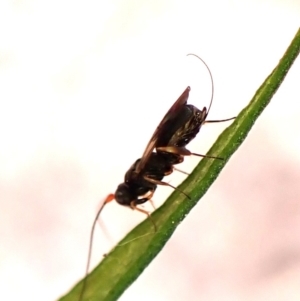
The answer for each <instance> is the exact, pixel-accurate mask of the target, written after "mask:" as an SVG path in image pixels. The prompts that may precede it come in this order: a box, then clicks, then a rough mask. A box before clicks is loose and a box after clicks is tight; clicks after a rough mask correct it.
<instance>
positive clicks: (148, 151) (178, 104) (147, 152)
mask: <svg viewBox="0 0 300 301" xmlns="http://www.w3.org/2000/svg"><path fill="white" fill-rule="evenodd" d="M190 90H191V88H190V87H187V88H186V89H185V90H184V92H183V93H182V94H181V95H180V96H179V98H178V99H177V100H176V101H175V103H174V104H173V105H172V107H171V108H170V109H169V111H168V112H167V114H166V115H165V116H164V118H163V119H162V121H161V122H160V124H159V125H158V127H157V128H156V130H155V132H154V134H153V135H152V137H151V139H150V141H149V143H148V145H147V147H146V149H145V151H144V154H143V156H142V158H141V160H140V162H139V164H138V166H137V168H136V172H137V173H139V172H141V170H142V169H143V168H144V167H145V165H146V163H147V162H148V160H149V157H150V155H151V153H152V151H153V150H154V148H155V147H156V143H157V140H158V137H159V135H160V133H161V130H162V129H163V128H164V126H165V124H166V122H167V121H168V120H170V119H172V118H173V117H174V116H175V115H176V114H177V112H178V111H180V109H181V108H182V107H183V106H184V105H186V103H187V100H188V98H189V92H190Z"/></svg>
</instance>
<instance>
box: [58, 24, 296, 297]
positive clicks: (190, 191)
mask: <svg viewBox="0 0 300 301" xmlns="http://www.w3.org/2000/svg"><path fill="white" fill-rule="evenodd" d="M299 50H300V30H298V32H297V34H296V36H295V37H294V39H293V41H292V42H291V44H290V46H289V48H288V49H287V51H286V53H285V54H284V56H283V57H282V59H281V60H280V62H279V63H278V65H277V67H276V68H275V69H274V70H273V72H272V73H271V74H270V75H269V76H268V77H267V79H266V80H265V82H264V83H263V84H262V85H261V87H260V88H259V89H258V90H257V92H256V93H255V95H254V97H253V99H252V100H251V101H250V103H249V104H248V105H247V106H246V107H245V108H244V109H243V110H242V111H241V112H240V114H239V115H238V116H237V118H236V119H235V121H234V122H233V123H232V124H231V125H230V126H229V127H228V128H227V129H225V130H224V132H223V133H222V134H221V135H220V136H219V137H218V139H217V141H216V142H215V143H214V145H213V146H212V147H211V149H210V150H209V152H208V155H211V156H218V157H222V158H225V160H210V159H205V160H201V162H200V163H199V164H198V166H197V167H196V168H195V169H194V171H193V172H192V174H190V175H189V176H188V178H187V179H186V180H185V181H184V182H183V183H182V184H181V185H180V186H179V189H180V190H182V191H184V192H185V193H186V194H187V195H189V196H190V198H191V199H190V200H189V199H187V198H186V197H185V196H184V195H183V194H181V193H180V192H178V190H176V191H174V192H173V193H172V195H171V196H170V197H169V198H168V200H167V201H166V202H165V203H164V204H163V205H162V206H161V207H160V208H159V209H158V210H156V211H155V212H154V213H153V214H152V218H153V220H154V222H155V225H156V226H157V229H158V230H157V232H155V233H154V231H153V225H152V223H151V221H150V220H149V219H146V220H145V221H144V222H142V223H141V224H140V225H138V226H137V227H136V228H135V229H133V230H132V231H131V232H130V233H129V234H128V235H127V236H126V237H125V238H124V239H123V240H122V241H121V242H120V243H119V244H118V245H117V246H116V247H115V248H114V249H113V250H112V251H111V252H110V253H109V254H108V255H107V256H106V257H105V258H104V259H103V260H102V262H101V263H100V265H99V266H98V267H96V268H95V269H94V270H93V272H92V273H90V275H89V276H88V279H87V282H86V289H85V292H84V297H83V300H90V301H113V300H117V299H118V297H119V296H120V295H121V294H122V293H123V292H124V291H125V290H126V288H127V287H128V286H129V285H130V284H131V283H132V282H133V281H134V280H136V279H137V277H138V276H139V275H140V274H141V273H142V272H143V270H144V269H145V268H146V267H147V265H148V264H149V263H150V262H151V260H152V259H153V258H154V257H155V256H156V255H157V254H158V253H159V251H160V250H161V249H162V248H163V246H164V245H165V243H166V242H167V241H168V240H169V238H170V237H171V235H172V233H173V232H174V231H175V229H176V227H177V226H178V225H179V224H180V222H181V221H182V220H183V219H184V218H185V217H186V215H187V214H188V213H189V211H190V210H191V209H192V208H193V207H194V206H195V205H196V203H197V202H198V201H199V199H200V198H201V197H202V196H203V195H204V194H205V192H206V191H207V189H208V188H209V187H210V185H211V184H212V183H213V182H214V180H215V179H216V178H217V176H218V175H219V173H220V172H221V170H222V169H223V167H224V166H225V164H226V162H227V161H228V160H229V158H230V157H231V156H232V154H233V153H234V152H235V151H236V150H237V149H238V147H239V146H240V145H241V143H242V142H243V141H244V139H245V138H246V136H247V134H248V133H249V131H250V129H251V127H252V126H253V124H254V122H255V121H256V119H257V118H258V117H259V115H260V114H261V113H262V111H263V110H264V108H265V107H266V106H267V105H268V103H269V102H270V100H271V98H272V96H273V95H274V93H275V92H276V91H277V89H278V88H279V86H280V84H281V83H282V81H283V80H284V78H285V76H286V74H287V72H288V70H289V69H290V67H291V66H292V64H293V62H294V61H295V59H296V57H297V56H298V54H299ZM137 238H138V239H137ZM81 286H82V281H81V282H80V283H78V284H77V285H76V286H75V287H74V288H73V290H72V291H71V292H69V293H68V294H67V295H66V296H64V297H63V298H61V299H60V301H71V300H76V301H78V298H79V294H80V291H81Z"/></svg>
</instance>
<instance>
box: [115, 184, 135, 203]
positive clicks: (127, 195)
mask: <svg viewBox="0 0 300 301" xmlns="http://www.w3.org/2000/svg"><path fill="white" fill-rule="evenodd" d="M115 199H116V201H117V202H118V203H119V204H120V205H125V206H130V203H131V201H132V200H133V197H132V194H131V191H130V189H129V187H128V185H127V184H125V183H122V184H120V185H119V186H118V188H117V190H116V193H115Z"/></svg>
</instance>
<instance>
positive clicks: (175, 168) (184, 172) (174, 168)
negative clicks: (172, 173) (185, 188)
mask: <svg viewBox="0 0 300 301" xmlns="http://www.w3.org/2000/svg"><path fill="white" fill-rule="evenodd" d="M173 170H176V171H179V172H181V173H183V174H185V175H187V176H188V175H189V173H188V172H186V171H184V170H181V169H179V168H177V167H175V166H173Z"/></svg>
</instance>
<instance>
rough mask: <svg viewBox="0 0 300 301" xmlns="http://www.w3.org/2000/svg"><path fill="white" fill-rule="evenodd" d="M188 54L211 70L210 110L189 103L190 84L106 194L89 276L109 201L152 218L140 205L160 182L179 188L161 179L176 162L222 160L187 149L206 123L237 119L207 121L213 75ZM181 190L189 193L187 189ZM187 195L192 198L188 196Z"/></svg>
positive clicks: (149, 196) (91, 237) (148, 198)
mask: <svg viewBox="0 0 300 301" xmlns="http://www.w3.org/2000/svg"><path fill="white" fill-rule="evenodd" d="M189 55H193V56H196V57H197V58H198V59H200V60H201V61H202V62H203V64H204V65H205V66H206V68H207V70H208V72H209V75H210V78H211V83H212V96H211V100H210V104H209V107H208V109H207V108H206V107H204V108H203V109H202V110H199V109H198V108H196V107H195V106H193V105H191V104H187V100H188V97H189V92H190V90H191V89H190V87H187V88H186V89H185V90H184V92H183V93H182V94H181V95H180V96H179V98H178V99H177V100H176V101H175V103H174V104H173V105H172V107H171V108H170V109H169V111H168V112H167V113H166V115H165V116H164V118H163V119H162V121H161V122H160V124H159V125H158V127H157V128H156V130H155V132H154V134H153V135H152V137H151V139H150V141H149V143H148V145H147V147H146V149H145V151H144V153H143V156H142V157H141V158H140V159H138V160H136V161H135V162H134V163H133V165H132V166H131V167H130V168H129V170H128V171H127V173H126V174H125V179H124V182H123V183H121V184H120V185H119V186H118V187H117V190H116V192H115V193H114V194H109V195H108V196H107V197H106V199H105V201H104V203H103V205H102V207H101V208H100V210H99V211H98V213H97V215H96V218H95V220H94V223H93V226H92V230H91V236H90V246H89V255H88V263H87V268H86V275H87V274H88V270H89V263H90V259H91V249H92V241H93V235H94V229H95V225H96V222H97V220H98V218H99V215H100V213H101V211H102V209H103V207H104V206H105V205H106V204H107V203H109V202H110V201H112V200H114V199H115V200H116V201H117V203H119V204H120V205H123V206H127V207H129V208H131V209H134V210H137V211H140V212H142V213H144V214H146V215H147V216H148V217H149V218H150V219H151V215H150V213H149V212H148V211H146V210H144V209H142V208H139V207H138V205H140V204H143V203H145V202H147V201H151V200H152V196H153V194H154V192H155V190H156V188H157V185H164V186H170V187H172V188H173V189H178V188H176V187H175V186H172V185H171V184H169V183H167V182H164V181H162V179H163V178H164V177H165V176H167V175H169V174H171V173H172V172H173V170H174V169H176V168H175V167H174V165H177V164H180V163H182V162H183V160H184V157H185V156H190V155H195V156H199V157H205V158H210V159H221V160H222V158H219V157H213V156H206V155H200V154H197V153H192V152H190V151H189V150H188V149H186V146H187V144H189V142H190V141H192V140H193V139H194V138H195V137H196V135H197V134H198V132H199V131H200V129H201V126H202V125H203V124H204V123H213V122H223V121H229V120H232V119H234V118H235V117H233V118H228V119H223V120H206V118H207V116H208V113H209V111H210V108H211V105H212V101H213V93H214V84H213V78H212V74H211V71H210V69H209V67H208V66H207V64H206V63H205V62H204V61H203V60H202V59H201V58H200V57H198V56H197V55H195V54H189ZM180 192H181V193H183V194H184V195H186V194H185V193H184V191H180ZM186 196H187V197H188V198H189V196H188V195H186ZM152 223H153V225H154V227H155V223H154V222H153V221H152ZM155 231H156V227H155ZM85 279H86V278H85ZM84 287H85V281H84V283H83V287H82V291H81V296H80V299H79V300H81V299H82V296H83V292H84Z"/></svg>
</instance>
